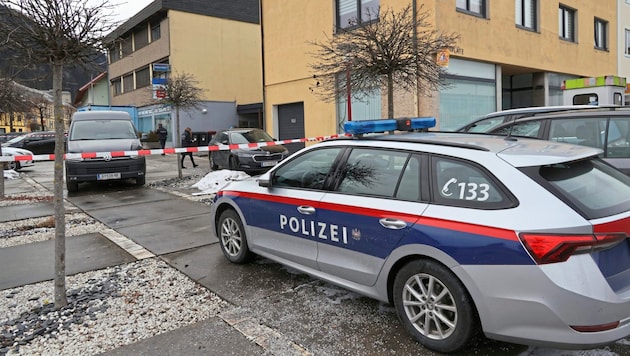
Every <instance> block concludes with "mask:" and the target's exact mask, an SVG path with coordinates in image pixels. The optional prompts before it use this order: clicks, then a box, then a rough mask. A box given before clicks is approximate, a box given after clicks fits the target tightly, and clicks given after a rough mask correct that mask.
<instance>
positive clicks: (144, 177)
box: [136, 176, 147, 186]
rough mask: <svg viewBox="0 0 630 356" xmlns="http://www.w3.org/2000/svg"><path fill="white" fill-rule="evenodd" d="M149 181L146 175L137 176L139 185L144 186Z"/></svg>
mask: <svg viewBox="0 0 630 356" xmlns="http://www.w3.org/2000/svg"><path fill="white" fill-rule="evenodd" d="M146 182H147V177H146V176H142V177H137V178H136V185H138V186H142V185H144V184H145V183H146Z"/></svg>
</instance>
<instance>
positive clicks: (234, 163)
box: [229, 156, 238, 171]
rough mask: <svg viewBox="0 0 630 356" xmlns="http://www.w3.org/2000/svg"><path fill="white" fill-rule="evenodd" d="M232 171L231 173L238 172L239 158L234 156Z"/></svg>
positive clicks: (231, 163) (232, 158) (231, 162)
mask: <svg viewBox="0 0 630 356" xmlns="http://www.w3.org/2000/svg"><path fill="white" fill-rule="evenodd" d="M229 163H230V170H231V171H238V158H236V157H234V156H230V162H229Z"/></svg>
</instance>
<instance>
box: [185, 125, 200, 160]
mask: <svg viewBox="0 0 630 356" xmlns="http://www.w3.org/2000/svg"><path fill="white" fill-rule="evenodd" d="M194 142H195V138H194V137H193V135H192V130H191V129H190V127H187V128H186V129H185V130H184V133H183V134H182V147H193V146H194ZM186 156H189V157H190V162H191V163H192V165H193V167H197V164H195V160H194V158H193V154H192V152H184V153H182V168H186V167H184V158H186Z"/></svg>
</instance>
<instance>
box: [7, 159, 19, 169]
mask: <svg viewBox="0 0 630 356" xmlns="http://www.w3.org/2000/svg"><path fill="white" fill-rule="evenodd" d="M21 168H22V166H21V165H20V162H18V161H11V162H8V164H7V169H9V170H11V169H12V170H14V171H16V172H17V171H19V170H20V169H21Z"/></svg>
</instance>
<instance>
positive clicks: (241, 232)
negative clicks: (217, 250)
mask: <svg viewBox="0 0 630 356" xmlns="http://www.w3.org/2000/svg"><path fill="white" fill-rule="evenodd" d="M217 226H218V231H217V235H218V236H219V244H220V245H221V251H223V255H224V256H225V258H227V259H228V261H230V262H232V263H237V264H243V263H246V262H249V261H250V260H251V259H252V257H253V253H252V252H251V251H250V250H249V247H248V246H247V236H246V235H245V229H244V228H243V222H242V221H241V218H240V217H239V216H238V214H237V213H236V211H234V210H232V209H228V210H226V211H224V212H223V213H221V216H220V217H219V223H218V225H217Z"/></svg>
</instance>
